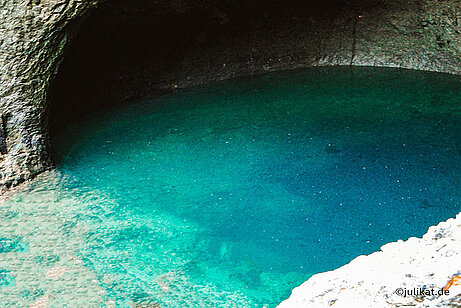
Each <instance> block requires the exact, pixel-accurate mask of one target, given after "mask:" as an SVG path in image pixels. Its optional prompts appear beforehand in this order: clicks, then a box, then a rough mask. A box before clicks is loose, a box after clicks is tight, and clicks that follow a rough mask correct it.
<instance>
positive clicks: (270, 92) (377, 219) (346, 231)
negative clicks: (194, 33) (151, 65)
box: [0, 67, 461, 307]
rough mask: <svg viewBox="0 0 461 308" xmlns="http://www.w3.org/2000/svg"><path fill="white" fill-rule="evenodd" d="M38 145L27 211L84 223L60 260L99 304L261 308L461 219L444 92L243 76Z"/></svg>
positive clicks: (452, 98) (451, 104)
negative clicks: (38, 165) (51, 177)
mask: <svg viewBox="0 0 461 308" xmlns="http://www.w3.org/2000/svg"><path fill="white" fill-rule="evenodd" d="M53 148H54V150H55V154H54V156H55V160H56V162H57V171H56V173H57V175H55V177H57V178H59V181H57V182H58V183H59V184H53V183H55V182H53V183H52V184H47V185H46V186H45V187H43V185H42V186H40V184H39V181H37V183H35V184H32V188H30V190H29V192H28V193H29V195H28V196H29V197H28V198H32V197H30V196H31V195H33V194H32V193H31V192H35V193H36V194H38V195H40V198H44V197H43V196H44V195H46V194H47V192H50V191H52V192H53V194H54V195H57V196H59V197H53V198H55V199H52V200H53V201H52V202H51V201H50V202H51V203H52V204H54V205H53V206H54V207H53V208H54V209H55V208H59V205H60V204H61V203H63V201H62V200H70V199H72V200H73V201H75V202H74V203H75V204H78V206H77V205H76V206H74V207H67V208H69V209H68V210H67V209H66V213H64V214H59V215H62V216H63V217H66V222H65V223H63V226H62V227H60V229H59V230H61V231H62V232H64V233H63V234H68V233H69V234H71V233H72V232H73V231H72V230H74V229H75V228H77V227H76V226H78V225H80V224H84V225H85V230H86V231H85V233H84V238H83V239H82V241H81V243H80V242H79V243H80V244H79V246H78V247H80V248H79V250H78V251H77V252H76V254H77V255H78V256H79V257H80V258H81V260H82V262H83V264H84V266H85V268H87V269H89V270H90V271H91V272H92V273H93V274H94V275H95V277H97V278H96V280H95V281H97V284H98V285H99V286H100V287H101V288H102V289H103V290H104V291H101V292H105V293H104V298H105V299H106V300H108V299H110V303H111V305H115V306H117V307H127V306H129V305H130V303H136V302H138V303H140V302H150V303H157V304H159V305H161V307H263V306H266V307H275V306H276V305H277V304H278V303H279V302H280V301H282V300H284V299H286V298H287V297H288V296H289V295H290V292H291V290H292V289H293V288H294V287H296V286H297V285H299V284H301V283H302V282H303V281H305V280H307V279H308V278H309V277H310V276H311V275H313V274H315V273H319V272H322V271H328V270H332V269H335V268H337V267H339V266H342V265H344V264H346V263H348V262H349V261H351V260H352V259H353V258H355V257H356V256H358V255H361V254H369V253H372V252H373V251H376V250H379V247H380V246H382V245H383V244H385V243H386V242H389V241H395V240H397V239H407V238H408V237H410V236H422V235H423V234H424V233H425V232H426V230H427V228H428V227H429V226H431V225H433V224H437V223H438V222H439V221H442V220H446V219H448V218H450V217H453V216H455V215H456V214H457V213H458V212H459V211H460V210H461V87H460V79H459V77H455V76H449V75H443V74H435V73H424V72H416V71H408V70H396V69H371V68H354V69H351V68H346V67H340V68H338V67H336V68H315V69H308V70H299V71H291V72H284V73H271V74H266V75H262V76H255V77H247V78H242V79H236V80H230V81H225V82H220V83H215V84H210V85H207V86H203V87H195V88H191V89H184V90H177V91H175V92H173V93H170V94H166V95H162V96H160V97H156V98H145V99H141V100H139V101H136V102H133V103H132V104H128V105H125V106H121V107H120V106H118V107H114V108H112V109H111V110H105V111H103V112H99V113H97V114H92V115H90V116H87V117H86V118H85V119H83V120H82V121H80V122H78V123H74V124H72V125H70V126H69V127H68V128H67V129H66V130H65V131H63V132H62V133H61V134H60V135H59V136H57V138H55V140H54V141H53ZM34 185H35V186H34ZM37 187H40V188H39V189H38V188H37ZM37 191H39V193H37ZM22 198H24V196H23V197H12V198H11V200H10V201H9V202H10V203H11V204H13V203H14V204H15V206H16V207H20V205H21V202H23V203H24V202H25V201H24V200H22ZM47 198H48V197H47ZM34 200H36V199H34ZM28 202H29V203H30V202H31V201H30V200H29V201H28ZM33 202H38V203H39V201H33ZM66 202H67V201H66ZM74 203H72V204H74ZM40 204H43V202H42V203H40ZM66 204H67V203H66ZM74 208H75V210H74ZM49 211H51V210H49ZM56 211H58V210H56ZM0 230H1V229H0ZM61 231H60V232H61ZM66 232H67V233H66ZM82 234H83V233H82ZM66 236H67V235H66ZM69 236H70V235H69ZM0 237H1V233H0ZM22 240H25V239H22ZM1 241H3V240H1V239H0V243H1ZM8 243H9V244H8V245H9V246H8V245H7V247H10V249H19V248H17V247H23V246H24V245H22V244H21V245H22V246H21V245H19V244H14V243H16V242H14V241H10V242H8ZM0 245H1V244H0ZM2 247H4V246H0V254H1V249H4V248H2ZM5 247H6V246H5ZM15 247H16V248H15ZM23 250H24V249H23ZM20 253H21V252H20ZM22 253H27V252H22ZM57 254H59V253H57ZM48 259H49V257H46V258H44V259H43V258H42V259H40V260H41V261H40V260H39V261H40V262H42V263H40V262H38V261H37V262H38V263H40V264H43V262H45V263H46V262H48V261H47V260H48ZM0 261H1V260H0ZM58 261H59V258H58V259H56V258H55V259H52V260H51V261H49V262H48V263H49V264H52V263H53V262H55V263H56V262H58ZM48 263H47V264H48ZM0 265H1V262H0ZM0 270H1V268H0ZM5 273H6V272H1V271H0V288H1V285H2V284H6V282H5V281H6V278H2V277H6V274H5ZM10 280H11V279H10ZM10 280H8V281H10ZM0 290H1V289H0ZM42 293H43V292H42ZM45 293H46V292H45Z"/></svg>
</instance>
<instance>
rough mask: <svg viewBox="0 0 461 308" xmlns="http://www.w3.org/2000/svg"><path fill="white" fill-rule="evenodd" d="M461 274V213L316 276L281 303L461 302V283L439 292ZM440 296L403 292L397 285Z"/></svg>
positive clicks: (421, 304)
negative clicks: (406, 293) (419, 233)
mask: <svg viewBox="0 0 461 308" xmlns="http://www.w3.org/2000/svg"><path fill="white" fill-rule="evenodd" d="M455 275H456V276H457V275H461V213H459V214H458V215H457V216H456V218H451V219H448V220H447V221H445V222H441V223H439V224H438V225H437V226H432V227H430V228H429V230H428V232H427V233H426V234H425V235H424V236H423V237H422V238H415V237H412V238H409V239H408V240H407V241H402V240H399V241H397V242H393V243H388V244H386V245H384V246H382V247H381V251H378V252H374V253H372V254H370V255H368V256H359V257H357V258H355V259H354V260H352V261H351V262H350V263H349V264H347V265H344V266H342V267H340V268H338V269H336V270H333V271H330V272H325V273H320V274H316V275H314V276H312V277H311V278H310V279H309V280H307V281H306V282H304V283H303V284H302V285H301V286H299V287H297V288H295V289H294V290H293V292H292V294H291V296H290V298H288V299H287V300H285V301H283V302H282V303H281V304H280V305H279V306H278V308H287V307H333V308H339V307H347V308H353V307H461V285H456V283H455V284H454V285H453V286H451V287H450V288H449V290H448V291H449V294H448V295H438V294H437V292H438V291H439V290H441V289H442V288H443V287H444V286H445V285H446V284H447V282H448V281H449V280H450V279H451V278H452V277H453V276H455ZM398 288H401V289H399V291H402V290H403V291H407V292H414V291H413V290H414V289H416V291H418V292H419V290H420V288H425V290H426V291H424V293H428V292H431V291H430V290H432V289H433V290H434V292H435V295H419V296H414V295H407V296H406V297H404V296H402V295H398V294H397V293H396V290H397V289H398Z"/></svg>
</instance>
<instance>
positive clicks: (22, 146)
mask: <svg viewBox="0 0 461 308" xmlns="http://www.w3.org/2000/svg"><path fill="white" fill-rule="evenodd" d="M91 5H92V4H91V3H90V2H87V1H57V0H30V1H29V0H27V1H20V0H2V1H1V2H0V102H1V106H0V113H1V118H2V130H1V133H2V137H1V138H0V141H1V143H2V144H1V149H2V151H1V152H2V156H1V161H0V172H1V184H2V185H6V186H10V185H14V184H17V183H19V182H21V181H23V180H25V179H28V178H30V177H31V176H32V175H34V174H36V173H38V172H40V171H43V170H45V169H46V168H48V167H50V166H51V162H50V159H49V156H48V149H47V138H48V134H47V124H46V107H47V106H46V102H47V100H46V96H47V90H48V87H49V83H50V80H51V79H52V77H53V75H55V74H56V72H57V68H58V66H59V63H60V62H61V60H62V53H63V49H64V47H65V46H66V44H67V42H68V41H69V39H70V36H71V33H72V29H73V28H74V26H75V25H76V24H77V23H78V22H79V21H80V19H81V17H82V16H83V15H84V13H85V11H86V10H87V9H88V8H89V7H90V6H91Z"/></svg>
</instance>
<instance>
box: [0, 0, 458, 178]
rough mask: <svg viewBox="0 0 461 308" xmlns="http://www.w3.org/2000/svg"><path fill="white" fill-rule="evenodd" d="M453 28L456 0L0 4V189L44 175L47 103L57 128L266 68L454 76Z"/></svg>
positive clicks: (41, 0)
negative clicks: (128, 102)
mask: <svg viewBox="0 0 461 308" xmlns="http://www.w3.org/2000/svg"><path fill="white" fill-rule="evenodd" d="M98 6H99V8H97V9H93V8H94V7H98ZM86 17H88V18H86ZM86 19H87V20H88V21H87V22H85V20H86ZM460 23H461V3H460V2H459V1H458V0H446V1H440V0H412V1H407V0H405V1H404V0H355V1H345V0H344V1H343V0H330V1H323V0H322V1H321V0H317V1H296V0H291V1H284V2H281V1H275V0H274V1H240V0H223V1H219V2H216V1H211V0H202V1H192V0H151V1H149V0H132V1H121V0H105V1H96V0H95V1H73V0H67V1H54V0H24V1H19V0H1V2H0V103H1V106H0V114H1V123H0V124H1V125H0V153H1V158H0V173H1V180H0V183H1V186H3V187H5V186H10V185H14V184H17V183H19V182H21V181H23V180H26V179H29V178H30V177H32V176H33V175H34V174H37V173H39V172H41V171H43V170H45V169H47V168H49V167H51V166H52V162H51V159H50V156H49V152H50V151H49V142H48V139H49V128H48V114H49V112H48V109H49V108H48V107H49V105H50V101H52V106H53V108H51V111H52V112H51V114H52V123H53V127H55V128H56V129H59V127H62V126H63V125H65V124H66V123H68V121H71V120H73V119H74V118H73V115H75V116H77V115H80V114H83V113H85V112H87V111H91V110H92V109H91V108H93V107H94V106H96V105H98V103H99V102H101V106H102V105H107V104H112V103H116V102H119V101H122V100H124V99H127V98H130V97H134V96H140V95H145V94H151V93H153V92H154V90H156V89H159V88H171V87H175V86H179V87H181V86H188V85H192V84H199V83H203V82H207V81H210V80H218V79H225V78H229V77H233V76H238V75H244V74H252V73H257V72H264V71H270V70H280V69H288V68H294V67H306V66H314V65H374V66H393V67H404V68H414V69H423V70H433V71H440V72H448V73H454V74H459V73H460V67H461V36H460V32H461V29H460ZM80 28H81V29H82V31H80V32H79V29H80ZM153 29H154V30H155V29H158V30H157V31H154V30H153ZM78 33H80V34H78ZM92 33H93V35H92ZM159 33H160V34H159ZM133 37H135V38H137V39H130V38H133ZM73 38H75V40H73ZM72 41H75V43H74V44H72ZM124 42H126V44H123V43H124ZM117 44H118V45H117ZM121 44H123V45H126V46H123V48H121V47H122V46H121ZM129 46H132V48H128V47H129ZM136 46H137V47H136ZM143 46H146V48H145V49H149V50H151V51H152V50H153V52H149V53H146V52H143V51H142V50H143ZM143 57H147V58H143ZM141 58H143V59H144V60H143V61H140V60H139V59H141ZM63 59H66V61H65V63H64V64H65V65H63V69H62V71H61V72H60V73H59V74H58V75H57V76H58V77H57V78H54V77H55V76H56V74H57V72H58V68H59V67H60V64H61V62H62V61H63ZM105 59H106V60H105ZM66 62H68V63H67V64H66ZM51 84H53V87H52V89H53V90H52V91H51V92H53V93H52V94H53V95H49V89H50V85H51ZM50 97H51V98H50ZM90 107H91V108H90Z"/></svg>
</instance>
